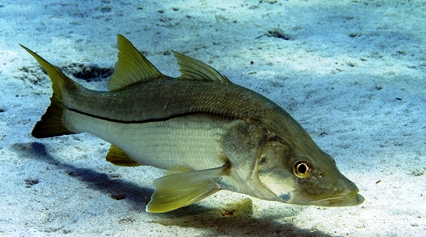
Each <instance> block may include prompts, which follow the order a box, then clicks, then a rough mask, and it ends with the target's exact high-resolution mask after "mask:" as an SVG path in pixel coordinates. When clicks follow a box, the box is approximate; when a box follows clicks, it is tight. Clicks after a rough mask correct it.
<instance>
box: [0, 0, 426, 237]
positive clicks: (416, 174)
mask: <svg viewBox="0 0 426 237" xmlns="http://www.w3.org/2000/svg"><path fill="white" fill-rule="evenodd" d="M425 19H426V3H425V1H421V0H418V1H415V0H414V1H402V0H400V1H392V0H383V1H373V0H371V1H370V0H344V1H321V0H312V1H291V0H290V1H281V0H264V1H263V0H257V1H254V0H253V1H242V0H241V1H237V0H234V1H230V0H226V1H225V0H223V1H221V0H219V1H208V0H190V1H183V0H182V1H151V0H145V1H124V0H123V1H111V0H100V1H97V0H96V1H95V0H88V1H58V0H57V1H54V0H45V1H19V0H18V1H16V0H15V1H10V0H6V1H2V2H1V3H0V90H1V100H0V180H1V182H0V236H23V237H27V236H62V235H64V236H425V235H426V216H425V213H426V185H425V184H426V176H425V172H426V115H425V114H426V113H425V111H426V78H425V75H426V49H425V45H426V40H425V38H426V20H425ZM118 33H119V34H123V35H124V36H126V37H127V38H128V39H129V40H130V41H132V42H133V43H134V45H135V46H136V47H137V48H138V49H139V50H140V51H141V52H143V54H144V55H145V56H146V57H147V58H148V59H149V60H150V61H151V62H152V63H153V64H154V65H155V66H156V67H157V68H158V69H159V70H160V71H161V72H163V73H165V74H167V75H170V76H178V75H179V74H180V73H179V72H178V65H177V64H176V61H175V59H174V58H173V56H172V54H171V50H175V51H178V52H182V53H185V54H187V55H189V56H191V57H195V58H197V59H200V60H201V61H203V62H206V63H207V64H209V65H211V66H213V67H214V68H216V69H217V70H218V71H220V72H221V73H222V74H223V75H226V76H227V77H228V78H229V79H230V80H231V81H232V82H234V83H236V84H239V85H242V86H244V87H247V88H250V89H252V90H255V91H257V92H259V93H261V94H262V95H265V96H266V97H268V98H270V99H271V100H273V101H274V102H276V103H277V104H279V105H280V106H282V107H283V108H284V109H285V110H287V111H288V112H289V113H290V114H291V115H292V116H293V117H294V118H295V119H296V120H297V121H298V122H299V123H300V124H301V125H302V126H303V127H304V128H305V129H306V130H307V131H308V133H310V134H313V136H314V140H315V142H316V143H317V144H318V145H319V146H320V147H321V148H322V149H323V150H325V151H326V152H327V153H329V154H330V155H332V156H333V157H334V158H335V160H336V162H337V165H338V167H339V169H340V171H341V172H342V173H343V174H344V175H345V176H347V177H348V178H349V179H351V180H352V181H354V182H355V183H356V185H357V186H358V188H359V189H360V194H361V195H363V196H364V197H365V199H366V200H365V202H364V203H363V204H361V205H360V206H354V207H339V208H326V207H316V206H296V205H287V204H283V203H277V202H268V201H263V200H259V199H255V198H252V197H249V196H246V195H243V194H238V193H232V192H229V191H220V192H217V193H215V194H214V195H212V196H210V197H208V198H206V199H205V200H203V201H201V202H199V203H197V204H194V205H191V206H188V207H185V208H181V209H179V210H176V211H173V212H170V213H165V214H151V213H146V212H145V206H146V204H147V202H149V200H150V196H151V195H152V193H153V191H154V190H153V186H152V181H153V180H154V179H156V178H159V177H161V176H162V175H163V171H161V170H159V169H156V168H153V167H147V166H141V167H137V168H127V167H117V166H113V165H112V164H110V163H109V162H106V161H105V155H106V153H107V151H108V148H109V144H108V143H106V142H104V141H103V140H100V139H98V138H96V137H94V136H92V135H90V134H78V135H71V136H61V137H55V138H48V139H35V138H33V137H32V136H31V130H32V128H33V126H34V124H35V123H36V122H37V121H38V120H39V118H40V116H41V115H42V114H43V113H44V112H45V109H46V108H47V106H48V105H49V103H50V101H49V98H50V96H51V82H50V80H49V79H48V77H47V75H46V74H45V73H44V72H43V70H42V69H41V68H40V67H39V66H38V64H37V63H36V61H35V60H33V58H32V57H31V56H30V55H29V54H27V53H26V52H25V51H24V50H23V49H22V48H21V47H19V44H23V45H25V46H26V47H28V48H30V49H32V50H34V51H35V52H36V53H38V54H40V55H41V56H42V57H44V58H45V59H46V60H48V61H49V62H51V63H53V64H54V65H56V66H58V67H59V68H60V69H61V70H62V71H63V72H64V73H65V74H66V75H68V76H70V77H71V78H72V79H74V80H76V81H78V82H79V83H80V84H82V85H84V86H85V87H88V88H91V89H96V90H105V89H106V84H107V81H108V79H109V76H110V75H111V73H112V72H113V67H114V64H115V62H116V60H117V48H116V45H117V40H116V38H117V34H118Z"/></svg>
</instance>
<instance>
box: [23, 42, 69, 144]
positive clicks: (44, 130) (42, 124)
mask: <svg viewBox="0 0 426 237" xmlns="http://www.w3.org/2000/svg"><path fill="white" fill-rule="evenodd" d="M21 47H22V48H24V49H25V50H26V51H27V52H28V53H29V54H31V55H32V56H33V57H34V58H35V59H36V60H37V62H38V63H39V64H40V65H41V66H42V67H43V68H44V70H45V71H46V72H47V74H48V75H49V77H50V80H51V81H52V89H53V95H52V98H50V106H49V107H48V108H47V111H46V113H45V114H44V115H43V116H42V117H41V120H40V121H38V122H37V124H36V125H35V126H34V129H33V131H32V133H31V134H32V135H33V136H34V137H36V138H44V137H53V136H60V135H65V134H72V133H73V132H71V131H68V129H67V128H66V127H65V126H64V125H63V123H62V113H63V111H64V105H63V103H62V88H64V85H65V84H68V85H70V84H71V85H74V86H76V85H77V83H75V82H74V81H72V80H71V79H70V78H68V77H67V76H65V75H64V74H63V73H62V72H61V71H60V70H59V69H58V68H56V67H54V66H53V65H52V64H50V63H49V62H47V61H46V60H44V59H43V58H42V57H40V56H39V55H37V54H36V53H34V52H33V51H31V50H30V49H28V48H27V47H25V46H23V45H21Z"/></svg>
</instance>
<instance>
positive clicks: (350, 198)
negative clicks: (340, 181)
mask: <svg viewBox="0 0 426 237" xmlns="http://www.w3.org/2000/svg"><path fill="white" fill-rule="evenodd" d="M364 200H365V198H364V197H363V196H362V195H360V194H358V190H354V191H352V192H350V193H345V194H342V195H339V196H333V197H329V198H323V199H319V200H315V201H311V202H310V205H315V206H326V207H344V206H357V205H360V204H361V203H363V202H364Z"/></svg>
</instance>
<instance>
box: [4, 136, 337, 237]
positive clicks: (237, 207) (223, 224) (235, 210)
mask: <svg viewBox="0 0 426 237" xmlns="http://www.w3.org/2000/svg"><path fill="white" fill-rule="evenodd" d="M12 148H13V150H15V151H16V152H18V153H20V155H22V156H21V157H32V158H33V159H36V160H39V161H42V162H45V163H48V164H52V165H54V166H56V167H57V169H58V170H65V171H66V172H67V174H68V175H70V176H71V177H73V178H75V179H78V180H79V181H81V182H84V183H86V184H87V187H88V188H90V189H94V190H97V191H101V192H102V193H105V194H107V195H109V196H110V197H111V198H114V199H117V200H123V201H126V202H129V203H130V204H131V205H133V206H134V207H135V209H134V210H137V211H142V210H143V211H144V209H145V205H144V204H145V203H147V202H149V197H150V196H151V195H152V193H153V192H154V190H152V189H150V188H144V187H140V186H138V185H136V184H134V183H132V182H129V181H126V180H122V179H119V178H111V177H110V176H109V175H108V174H105V173H99V172H97V171H94V170H92V169H86V168H79V167H76V166H74V165H72V164H69V163H65V162H60V161H58V160H56V159H55V158H54V157H52V156H51V155H49V152H48V151H47V150H46V147H45V145H44V144H42V143H38V142H33V143H17V144H14V145H13V146H12ZM144 197H147V198H144ZM252 207H253V206H252V202H251V199H249V198H246V199H243V200H241V201H240V202H238V203H233V204H230V205H226V206H225V207H218V208H216V209H213V208H207V207H204V206H202V205H197V204H195V205H191V206H188V207H184V208H180V209H178V210H175V211H172V212H169V213H164V214H148V215H155V216H156V218H152V220H151V221H150V220H143V221H146V222H151V223H157V224H161V225H164V226H178V227H181V228H196V229H201V230H203V231H204V232H207V235H206V236H219V235H228V236H330V235H327V234H325V233H323V232H320V231H314V230H309V229H301V228H298V227H296V226H294V225H293V224H291V223H283V218H286V219H289V218H288V217H289V216H291V215H294V213H293V214H291V215H288V216H282V215H280V216H278V215H268V213H262V214H261V217H254V216H253V209H252Z"/></svg>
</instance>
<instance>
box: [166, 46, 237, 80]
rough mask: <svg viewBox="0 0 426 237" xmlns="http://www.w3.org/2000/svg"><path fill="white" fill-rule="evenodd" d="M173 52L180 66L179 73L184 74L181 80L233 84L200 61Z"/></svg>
mask: <svg viewBox="0 0 426 237" xmlns="http://www.w3.org/2000/svg"><path fill="white" fill-rule="evenodd" d="M172 52H173V54H174V55H175V57H176V59H177V61H178V64H179V67H180V69H179V71H180V72H181V73H182V75H180V78H181V79H187V80H202V81H214V82H219V83H231V82H230V81H229V80H228V78H226V77H225V76H223V75H222V74H220V73H219V72H218V71H216V69H214V68H212V67H210V66H209V65H207V64H205V63H203V62H201V61H200V60H197V59H195V58H191V57H189V56H186V55H184V54H181V53H178V52H175V51H172Z"/></svg>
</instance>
